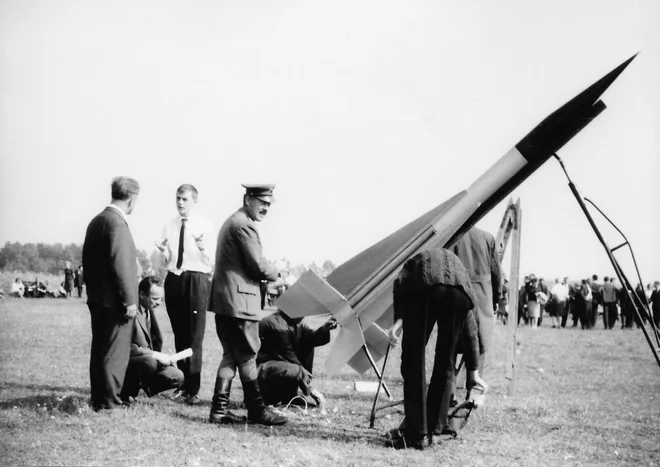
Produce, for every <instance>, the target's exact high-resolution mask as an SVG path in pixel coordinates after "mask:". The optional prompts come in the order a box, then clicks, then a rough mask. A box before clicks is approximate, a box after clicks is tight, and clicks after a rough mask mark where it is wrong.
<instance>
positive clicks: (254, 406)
mask: <svg viewBox="0 0 660 467" xmlns="http://www.w3.org/2000/svg"><path fill="white" fill-rule="evenodd" d="M243 393H244V394H245V405H246V406H247V410H248V422H250V423H258V424H261V425H269V426H270V425H284V424H285V423H286V422H287V419H286V418H285V417H283V416H282V415H279V414H277V413H275V412H273V411H272V410H271V409H270V408H268V406H266V404H265V403H264V399H263V397H261V392H259V383H258V382H257V380H256V379H253V380H252V381H243Z"/></svg>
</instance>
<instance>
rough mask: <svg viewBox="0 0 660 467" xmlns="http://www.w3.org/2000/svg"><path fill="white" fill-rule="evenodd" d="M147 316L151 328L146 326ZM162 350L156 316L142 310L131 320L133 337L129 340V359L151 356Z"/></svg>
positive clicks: (161, 336)
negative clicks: (154, 352) (153, 352)
mask: <svg viewBox="0 0 660 467" xmlns="http://www.w3.org/2000/svg"><path fill="white" fill-rule="evenodd" d="M147 315H148V316H149V320H150V321H151V323H150V324H151V326H149V327H148V326H147V321H146V318H147ZM162 348H163V335H162V334H161V332H160V326H159V325H158V320H157V319H156V315H155V314H154V313H153V311H151V310H142V308H141V309H140V312H139V313H138V314H137V315H136V316H135V319H134V320H133V336H132V338H131V358H133V357H143V356H151V355H152V351H153V350H155V351H156V352H160V351H161V350H162Z"/></svg>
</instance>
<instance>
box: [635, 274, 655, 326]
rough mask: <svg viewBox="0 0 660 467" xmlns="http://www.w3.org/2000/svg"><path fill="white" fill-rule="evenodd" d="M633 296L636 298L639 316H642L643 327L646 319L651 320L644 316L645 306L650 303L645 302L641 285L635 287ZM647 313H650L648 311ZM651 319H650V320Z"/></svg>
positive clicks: (645, 298) (644, 294)
mask: <svg viewBox="0 0 660 467" xmlns="http://www.w3.org/2000/svg"><path fill="white" fill-rule="evenodd" d="M635 296H636V298H637V306H638V307H639V308H640V310H639V314H640V315H642V322H643V324H644V325H646V321H647V319H649V318H651V317H650V316H648V315H647V314H646V311H645V310H646V305H647V304H648V305H650V303H649V302H648V300H647V297H646V293H645V292H644V287H643V286H642V284H639V283H638V284H637V287H635ZM648 311H651V310H650V309H649V310H648ZM651 319H652V318H651ZM638 326H641V324H639V323H638Z"/></svg>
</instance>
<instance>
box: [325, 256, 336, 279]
mask: <svg viewBox="0 0 660 467" xmlns="http://www.w3.org/2000/svg"><path fill="white" fill-rule="evenodd" d="M335 269H337V267H336V266H335V263H333V262H332V261H330V260H329V259H328V260H325V262H324V263H323V271H324V272H325V274H326V275H328V274H330V273H331V272H332V271H334V270H335Z"/></svg>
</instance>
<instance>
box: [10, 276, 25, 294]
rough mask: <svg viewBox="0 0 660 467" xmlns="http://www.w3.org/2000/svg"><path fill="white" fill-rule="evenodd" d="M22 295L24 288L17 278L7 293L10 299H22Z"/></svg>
mask: <svg viewBox="0 0 660 467" xmlns="http://www.w3.org/2000/svg"><path fill="white" fill-rule="evenodd" d="M24 293H25V286H24V285H23V282H22V281H21V279H20V278H18V277H17V278H16V280H15V281H14V283H13V284H12V285H11V291H10V292H9V295H10V296H11V297H16V298H23V294H24Z"/></svg>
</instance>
